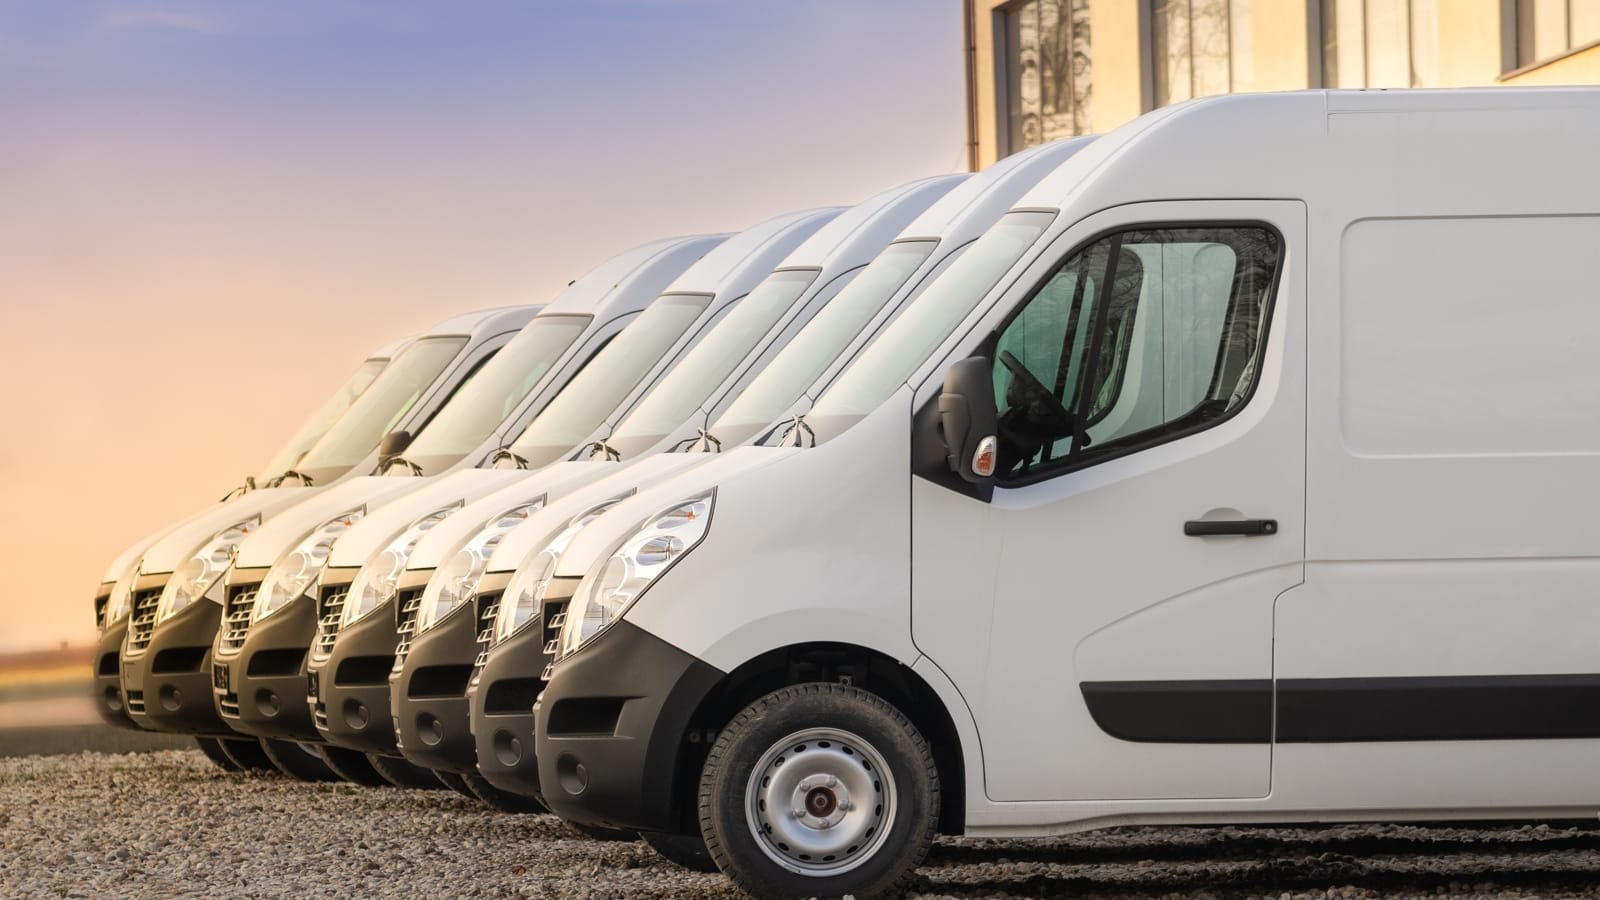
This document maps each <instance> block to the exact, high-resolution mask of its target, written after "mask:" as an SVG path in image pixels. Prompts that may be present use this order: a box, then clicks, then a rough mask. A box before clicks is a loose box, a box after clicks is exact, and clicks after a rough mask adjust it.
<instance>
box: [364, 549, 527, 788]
mask: <svg viewBox="0 0 1600 900" xmlns="http://www.w3.org/2000/svg"><path fill="white" fill-rule="evenodd" d="M508 580H510V575H509V574H508V573H507V574H499V573H497V574H494V575H485V576H484V577H483V579H482V580H481V581H480V582H479V584H478V596H477V597H476V598H475V599H474V600H473V602H471V603H468V604H463V605H462V606H460V607H458V608H456V609H454V610H451V611H450V612H449V613H447V614H446V615H445V617H444V618H443V619H442V620H441V621H440V622H439V623H438V624H437V625H435V626H434V627H432V628H430V629H428V630H427V631H424V632H421V633H420V634H415V635H413V636H412V638H411V646H410V648H409V649H408V650H406V651H405V652H404V653H403V654H402V658H401V659H400V662H399V663H397V665H398V668H399V670H398V671H397V672H395V673H394V674H393V675H391V676H390V678H389V698H390V699H389V704H390V709H389V711H390V713H391V714H392V715H393V717H394V730H395V735H396V738H397V740H398V742H399V746H400V753H401V755H402V756H404V757H405V758H406V759H408V760H410V761H412V762H414V763H416V764H417V765H419V766H425V767H427V768H430V769H435V770H438V771H444V772H461V773H465V774H472V775H475V774H477V772H478V750H477V745H476V744H474V743H473V740H472V731H471V729H470V725H471V722H472V712H471V709H470V708H469V707H468V705H467V687H468V684H469V682H470V680H471V678H472V670H473V663H474V662H475V661H476V660H477V657H478V638H479V636H480V634H481V633H482V631H483V629H484V628H485V627H487V628H493V627H494V607H495V605H496V604H498V603H499V599H500V592H501V590H502V589H504V587H505V582H506V581H508ZM486 618H487V621H485V619H486Z"/></svg>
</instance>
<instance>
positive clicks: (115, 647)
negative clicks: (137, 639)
mask: <svg viewBox="0 0 1600 900" xmlns="http://www.w3.org/2000/svg"><path fill="white" fill-rule="evenodd" d="M127 634H128V617H127V616H123V617H122V618H121V619H120V620H119V621H116V622H113V623H111V625H110V626H109V627H107V628H106V630H105V631H102V632H100V641H99V643H98V644H96V646H95V652H94V709H95V712H97V713H99V714H100V718H101V720H102V721H104V722H105V723H106V724H107V725H115V726H116V727H118V728H127V729H129V730H131V731H138V730H140V729H139V726H138V725H135V724H134V723H133V719H131V718H129V717H128V708H127V705H126V704H124V703H123V701H122V640H123V638H124V637H126V636H127Z"/></svg>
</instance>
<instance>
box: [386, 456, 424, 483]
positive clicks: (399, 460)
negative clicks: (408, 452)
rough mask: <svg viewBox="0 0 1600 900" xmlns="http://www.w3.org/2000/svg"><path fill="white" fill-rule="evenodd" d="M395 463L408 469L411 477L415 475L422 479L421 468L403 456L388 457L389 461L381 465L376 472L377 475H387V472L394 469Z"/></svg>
mask: <svg viewBox="0 0 1600 900" xmlns="http://www.w3.org/2000/svg"><path fill="white" fill-rule="evenodd" d="M396 463H398V464H400V465H402V466H405V467H406V468H408V469H410V470H411V474H412V475H415V476H417V477H418V478H421V477H422V467H421V466H419V465H417V464H416V463H414V462H412V461H411V460H409V459H406V458H405V457H404V456H398V455H396V456H391V457H389V461H388V462H386V463H384V464H383V468H382V469H380V470H379V471H378V474H379V475H387V474H389V470H390V469H392V468H394V467H395V464H396Z"/></svg>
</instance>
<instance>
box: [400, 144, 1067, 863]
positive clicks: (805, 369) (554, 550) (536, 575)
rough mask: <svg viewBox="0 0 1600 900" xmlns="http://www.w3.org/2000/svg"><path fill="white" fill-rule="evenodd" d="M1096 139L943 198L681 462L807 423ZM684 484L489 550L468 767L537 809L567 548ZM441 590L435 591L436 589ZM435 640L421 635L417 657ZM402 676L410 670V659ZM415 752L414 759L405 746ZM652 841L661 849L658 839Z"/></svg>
mask: <svg viewBox="0 0 1600 900" xmlns="http://www.w3.org/2000/svg"><path fill="white" fill-rule="evenodd" d="M1088 140H1089V139H1088V138H1077V139H1072V140H1069V141H1060V142H1055V143H1051V144H1047V145H1043V146H1040V147H1036V148H1032V149H1030V150H1026V151H1023V152H1021V153H1018V154H1016V155H1014V156H1010V157H1007V158H1006V159H1004V160H1002V161H1001V162H999V163H997V164H995V165H993V166H991V167H989V168H988V169H985V170H984V171H983V172H980V173H979V174H977V175H974V176H972V177H971V178H969V179H968V180H967V181H965V182H963V183H962V184H960V185H958V186H956V187H955V188H953V189H952V190H951V191H950V192H949V193H947V194H945V195H944V196H943V197H941V198H940V199H939V200H938V202H936V203H934V204H933V205H932V206H930V207H929V208H928V209H927V211H926V212H924V213H922V214H921V215H920V216H918V217H917V218H916V220H915V221H913V222H912V223H911V224H910V225H907V226H906V227H905V229H904V230H903V231H901V233H900V234H899V235H897V236H896V238H895V240H894V242H893V243H891V244H889V246H888V247H887V248H885V249H884V251H883V252H882V253H880V254H879V255H878V256H877V257H876V258H875V259H874V260H873V261H872V263H871V264H870V265H869V266H867V267H866V268H865V269H864V270H863V271H862V273H861V275H860V276H859V277H857V278H856V279H855V280H854V281H852V282H851V283H850V285H849V286H848V287H846V288H845V289H844V290H843V291H841V292H840V294H839V296H838V297H836V298H835V299H834V300H833V301H831V302H830V303H829V304H828V306H827V307H826V308H825V309H823V310H822V311H820V312H819V313H818V314H817V315H816V317H815V318H813V319H812V320H811V321H810V322H808V323H807V324H806V326H805V327H804V328H803V329H801V330H800V331H799V333H797V334H796V335H795V337H794V339H793V340H791V341H790V342H789V343H788V344H787V345H785V346H784V347H783V349H782V350H781V351H779V352H778V353H777V354H776V356H775V357H774V358H773V359H772V361H771V363H769V364H768V365H767V366H766V367H765V368H764V369H762V370H761V372H760V373H759V374H757V375H756V376H755V377H754V378H751V379H748V380H747V382H743V383H741V384H740V385H738V386H737V391H736V392H735V393H733V394H732V395H731V396H722V397H720V399H719V400H718V401H717V402H716V403H715V404H707V405H706V406H704V407H702V410H701V413H700V415H699V416H698V417H697V420H696V425H697V426H700V427H704V429H705V432H706V434H705V437H704V438H702V439H700V440H698V441H696V442H695V443H694V445H693V446H691V447H688V448H685V449H686V450H688V451H707V450H713V449H716V448H717V447H718V445H721V446H724V447H726V448H728V449H730V450H731V449H732V448H733V447H735V446H737V445H738V444H740V443H743V442H744V441H746V440H749V439H751V438H759V437H761V436H763V435H766V436H770V437H776V436H777V432H778V431H780V430H781V429H775V428H773V427H771V423H774V422H781V423H784V424H785V426H786V425H787V423H788V422H790V421H792V420H793V416H794V415H796V414H798V413H801V412H804V410H805V408H806V406H807V404H808V402H809V401H808V399H807V397H806V396H805V395H806V394H808V393H812V392H813V391H815V390H816V389H817V388H820V387H821V386H823V385H825V384H826V382H827V381H828V380H829V378H830V377H831V374H832V373H835V372H837V371H838V369H839V367H840V366H841V365H843V364H844V363H845V362H846V361H848V359H849V358H850V357H852V356H854V355H855V353H856V352H857V351H858V350H859V349H860V347H861V346H863V345H864V344H865V343H866V342H867V341H868V340H869V339H870V337H871V335H873V334H875V333H876V332H877V331H878V330H879V329H880V328H882V327H883V325H884V324H885V323H886V322H887V321H890V320H892V319H893V317H894V316H895V315H896V314H897V313H898V312H899V311H900V310H901V309H902V308H904V306H905V305H906V304H907V303H908V302H910V300H911V298H913V297H915V296H916V295H917V294H918V293H919V292H920V291H921V290H922V288H924V287H926V286H927V284H928V283H929V282H931V281H932V280H933V279H934V278H936V277H937V276H938V274H939V273H941V272H943V271H944V269H945V268H946V267H948V266H949V265H950V264H951V263H952V262H953V261H954V260H956V259H957V258H958V257H959V256H960V255H961V254H962V253H963V252H965V250H966V249H967V248H968V247H970V246H971V243H972V241H974V240H976V239H977V238H978V237H979V236H980V235H982V234H983V232H984V231H985V230H986V229H987V228H988V227H989V226H990V225H993V224H994V223H995V221H996V220H998V219H999V218H1000V216H1001V215H1002V214H1004V213H1005V212H1006V211H1007V210H1009V209H1010V208H1011V206H1012V204H1013V203H1015V202H1016V201H1017V199H1019V198H1020V197H1021V196H1022V194H1023V193H1024V192H1025V191H1027V190H1028V189H1029V188H1031V187H1032V186H1033V185H1035V184H1037V183H1038V181H1039V179H1040V178H1042V177H1044V175H1046V174H1048V173H1049V172H1050V171H1051V170H1052V169H1054V168H1055V166H1056V165H1057V164H1058V163H1060V162H1061V161H1062V160H1064V159H1066V158H1067V157H1068V156H1070V155H1072V153H1074V152H1076V151H1077V150H1078V149H1080V148H1081V147H1082V146H1084V145H1085V144H1086V143H1087V142H1088ZM732 387H733V386H730V390H731V389H732ZM675 457H676V459H677V461H678V462H679V463H689V464H699V463H703V462H709V461H711V460H713V459H714V458H715V457H713V456H712V455H711V454H709V453H706V452H691V453H690V455H688V456H683V455H681V454H675ZM678 471H682V468H676V469H667V470H663V471H659V472H653V473H652V472H649V470H648V469H645V470H639V471H636V470H626V471H623V472H619V473H616V474H614V475H611V476H608V477H606V478H604V479H600V480H598V481H594V482H591V483H589V484H586V485H585V486H584V487H582V488H581V489H578V490H575V491H573V492H571V493H569V494H567V495H566V496H565V497H562V498H559V499H555V500H552V501H551V502H550V503H549V504H547V505H546V506H545V508H544V509H542V510H540V512H539V514H538V515H536V516H533V517H531V518H530V519H529V520H528V521H527V522H526V523H524V524H522V525H519V526H517V527H516V528H515V529H512V530H511V531H509V532H507V533H506V535H505V536H504V538H503V539H502V540H501V541H500V542H499V544H498V545H497V546H496V547H495V548H494V553H493V555H492V556H491V557H490V558H489V559H488V561H487V564H486V565H485V567H484V568H485V570H486V571H485V574H484V576H483V578H482V580H481V581H480V582H479V584H478V593H477V598H476V610H477V615H476V618H478V619H479V621H480V623H481V624H480V627H479V630H478V636H477V640H478V647H477V651H478V658H477V661H476V663H475V665H474V669H473V672H472V675H471V677H470V679H469V690H468V697H467V701H468V705H469V706H470V711H471V734H472V740H473V744H475V747H474V748H473V749H475V753H473V754H472V756H473V757H475V758H476V762H477V766H478V770H479V772H480V774H481V775H482V776H483V777H484V778H485V779H487V780H488V781H489V782H490V783H491V784H493V785H495V786H496V787H498V788H500V789H502V790H503V791H508V792H512V793H518V794H524V795H530V796H536V795H537V794H538V793H539V792H540V787H539V780H538V767H537V764H536V761H535V759H534V755H533V747H532V743H531V741H529V740H528V738H529V736H531V735H532V734H533V700H534V698H535V697H537V696H538V693H539V690H540V689H541V688H542V687H543V685H544V682H543V677H544V670H545V668H546V666H547V664H548V663H549V662H550V660H551V653H552V652H553V650H554V648H553V647H552V646H550V644H551V643H552V642H553V640H554V638H555V637H556V635H557V633H558V632H559V630H560V622H561V619H562V614H563V611H564V610H565V608H566V604H567V601H568V600H569V599H570V598H571V596H572V592H573V590H574V588H576V587H577V583H578V578H577V577H569V576H581V575H582V574H583V572H584V571H585V570H586V569H587V568H588V565H587V563H586V562H585V561H583V560H573V559H572V558H571V557H570V555H568V554H566V553H565V552H564V549H565V548H566V546H567V544H568V543H569V542H570V541H571V539H572V536H573V535H574V534H576V532H577V531H578V530H579V529H581V528H583V527H585V526H586V525H587V524H588V523H590V522H593V521H595V520H597V519H602V518H603V515H604V512H605V510H606V509H607V508H609V507H610V506H612V505H614V504H615V503H616V502H617V501H618V500H619V499H621V498H623V497H625V496H627V495H629V494H631V493H633V492H634V491H635V490H637V489H642V488H645V487H647V486H648V485H649V484H651V483H652V482H653V481H656V480H660V479H662V478H666V477H670V476H671V475H673V474H675V473H676V472H678ZM645 475H648V476H649V477H643V476H645ZM628 524H630V525H631V524H632V523H628ZM513 572H514V573H515V574H513ZM436 580H437V579H436ZM434 589H435V588H434V586H433V585H432V584H431V583H430V587H429V590H430V591H432V590H434ZM427 637H428V635H419V637H418V639H417V645H416V647H415V648H413V651H412V657H413V658H414V657H416V656H417V654H418V652H419V650H420V649H421V648H422V647H423V645H424V640H425V638H427ZM407 666H408V668H411V667H412V666H411V660H410V659H408V661H407ZM396 696H398V695H396ZM416 706H417V707H418V708H417V709H416V710H415V711H414V712H412V713H411V714H409V715H405V714H400V712H401V711H400V710H399V708H398V707H397V716H396V719H397V722H398V723H399V727H400V728H401V729H402V733H404V730H405V729H406V728H407V727H408V726H411V725H412V723H416V724H415V725H414V726H412V727H416V728H418V729H419V730H420V729H421V728H423V727H426V726H430V725H432V722H430V721H427V720H425V719H424V716H430V715H431V716H433V717H434V718H437V719H439V720H441V721H442V722H445V723H448V722H449V721H450V720H449V718H448V717H446V716H445V715H444V712H443V709H442V708H441V707H443V706H444V704H442V703H438V702H437V701H418V703H417V704H416ZM444 727H449V726H448V725H446V726H444ZM412 743H414V742H412ZM446 746H448V745H446ZM407 752H408V753H410V752H411V751H410V750H409V747H408V750H407ZM462 755H463V756H466V754H465V753H463V754H462ZM649 839H650V840H651V841H652V842H653V843H656V844H657V846H658V847H660V846H663V845H662V844H661V842H660V841H658V840H657V839H656V836H655V835H651V836H650V837H649ZM675 843H676V842H675ZM674 849H675V848H674V847H671V846H666V847H664V850H663V852H666V853H669V854H671V853H673V852H674Z"/></svg>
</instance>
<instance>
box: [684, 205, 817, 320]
mask: <svg viewBox="0 0 1600 900" xmlns="http://www.w3.org/2000/svg"><path fill="white" fill-rule="evenodd" d="M842 212H844V209H843V208H842V207H837V206H829V207H819V208H817V209H803V210H799V211H797V212H790V213H784V214H783V215H781V216H773V217H772V218H770V219H767V220H766V221H763V222H758V223H756V224H755V225H752V226H750V227H749V228H746V229H745V230H744V231H741V232H739V233H738V234H735V235H733V236H732V237H730V238H728V239H727V240H726V241H724V242H723V243H722V245H721V246H719V247H717V248H716V249H714V250H712V251H711V252H709V253H707V254H706V255H705V256H703V257H701V258H700V261H699V262H697V263H695V264H694V265H692V266H690V267H689V269H688V270H687V271H685V272H684V273H683V274H682V275H680V276H678V277H677V278H676V279H674V280H673V282H672V283H671V284H669V285H668V286H667V287H666V289H665V290H664V291H662V293H665V294H714V295H716V296H717V301H716V303H715V304H713V305H714V306H716V305H720V304H722V303H725V302H728V301H730V300H736V299H738V298H739V297H742V296H744V295H745V294H748V293H749V292H750V291H751V289H752V288H754V287H755V286H756V285H757V284H759V283H760V281H761V279H763V278H765V277H767V274H768V273H769V272H771V271H772V270H773V268H775V267H776V266H777V265H778V263H779V262H780V261H781V260H782V259H783V258H784V257H786V256H788V255H789V253H790V252H792V251H793V250H794V249H795V247H797V246H799V244H800V243H801V242H803V241H805V240H806V239H807V238H809V237H810V236H812V235H813V234H815V233H816V232H817V230H818V229H820V228H822V227H823V226H824V225H826V224H827V223H829V222H830V221H832V220H833V219H834V218H836V217H837V216H839V214H840V213H842Z"/></svg>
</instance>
